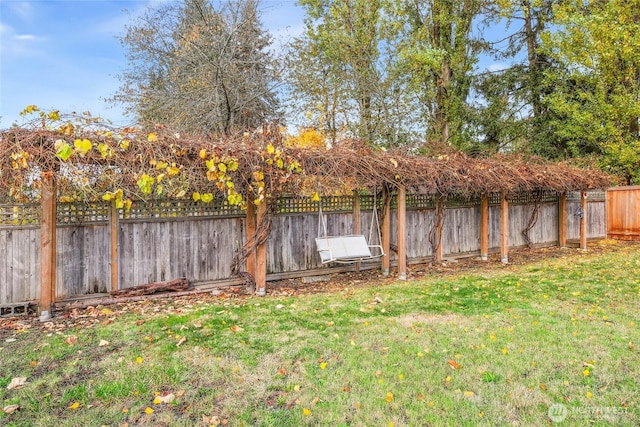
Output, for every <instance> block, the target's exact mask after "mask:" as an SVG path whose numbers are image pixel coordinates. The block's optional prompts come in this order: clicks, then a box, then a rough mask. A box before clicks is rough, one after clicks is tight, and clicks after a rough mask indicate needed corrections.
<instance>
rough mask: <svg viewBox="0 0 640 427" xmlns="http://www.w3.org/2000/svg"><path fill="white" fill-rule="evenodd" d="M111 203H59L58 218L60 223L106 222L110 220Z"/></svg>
mask: <svg viewBox="0 0 640 427" xmlns="http://www.w3.org/2000/svg"><path fill="white" fill-rule="evenodd" d="M109 207H110V204H109V203H106V202H100V203H58V206H57V212H56V220H57V222H58V224H91V223H104V222H106V221H108V220H109V212H110V210H109Z"/></svg>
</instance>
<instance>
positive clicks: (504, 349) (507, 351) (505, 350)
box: [500, 348, 509, 354]
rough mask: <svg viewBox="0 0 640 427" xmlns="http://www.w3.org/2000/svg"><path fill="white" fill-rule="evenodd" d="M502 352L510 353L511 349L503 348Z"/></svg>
mask: <svg viewBox="0 0 640 427" xmlns="http://www.w3.org/2000/svg"><path fill="white" fill-rule="evenodd" d="M500 351H501V352H502V354H507V353H509V350H507V349H506V348H503V349H502V350H500Z"/></svg>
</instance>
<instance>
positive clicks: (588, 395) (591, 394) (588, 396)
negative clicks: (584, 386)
mask: <svg viewBox="0 0 640 427" xmlns="http://www.w3.org/2000/svg"><path fill="white" fill-rule="evenodd" d="M592 397H593V393H591V392H590V391H588V392H587V399H591V398H592Z"/></svg>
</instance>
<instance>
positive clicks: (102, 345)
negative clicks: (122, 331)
mask: <svg viewBox="0 0 640 427" xmlns="http://www.w3.org/2000/svg"><path fill="white" fill-rule="evenodd" d="M107 345H109V341H107V340H100V343H99V344H98V347H104V346H107Z"/></svg>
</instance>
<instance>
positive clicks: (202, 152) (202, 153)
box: [198, 148, 207, 160]
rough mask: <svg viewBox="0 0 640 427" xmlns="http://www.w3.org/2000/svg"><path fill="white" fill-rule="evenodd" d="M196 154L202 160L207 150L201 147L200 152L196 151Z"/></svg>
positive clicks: (205, 156)
mask: <svg viewBox="0 0 640 427" xmlns="http://www.w3.org/2000/svg"><path fill="white" fill-rule="evenodd" d="M198 156H199V157H200V158H201V159H203V160H204V159H206V158H207V150H205V149H204V148H203V149H202V150H200V152H199V153H198Z"/></svg>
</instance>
